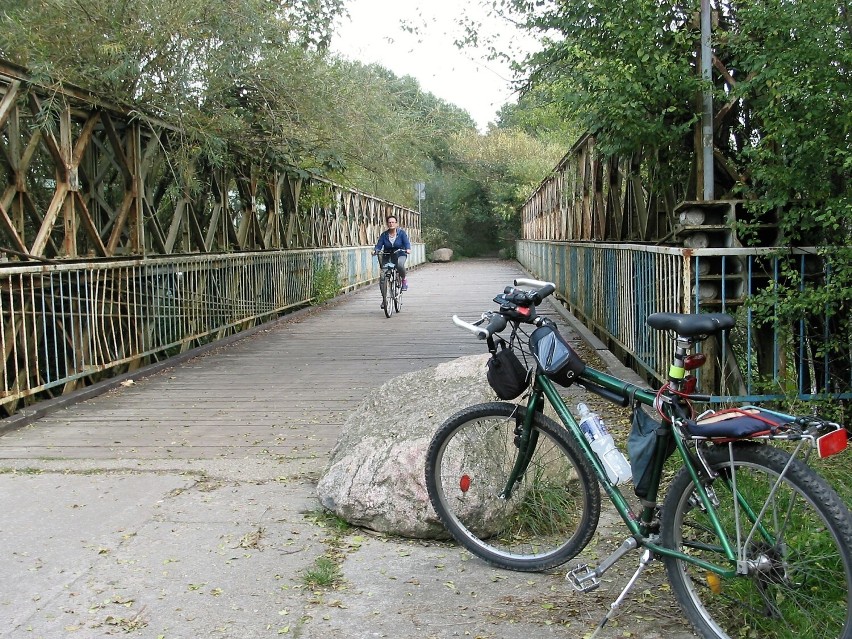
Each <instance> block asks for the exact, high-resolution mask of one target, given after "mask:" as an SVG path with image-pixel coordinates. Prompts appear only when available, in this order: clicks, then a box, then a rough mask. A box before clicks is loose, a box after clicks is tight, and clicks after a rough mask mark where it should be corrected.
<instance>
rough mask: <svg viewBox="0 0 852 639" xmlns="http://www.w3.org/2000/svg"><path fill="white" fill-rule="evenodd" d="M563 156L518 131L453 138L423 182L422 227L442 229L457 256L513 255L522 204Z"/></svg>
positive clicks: (495, 130) (470, 133)
mask: <svg viewBox="0 0 852 639" xmlns="http://www.w3.org/2000/svg"><path fill="white" fill-rule="evenodd" d="M562 153H563V149H562V147H561V146H560V145H558V144H554V143H550V144H548V143H546V142H543V141H541V140H538V139H536V138H533V137H532V136H530V135H528V134H526V133H523V132H522V131H519V130H517V129H503V128H492V129H491V130H490V131H489V132H488V133H487V134H486V135H484V136H483V135H479V134H478V133H476V132H475V131H464V132H461V133H457V134H456V135H454V136H452V137H451V138H450V140H449V144H448V145H447V148H446V154H445V155H444V157H443V161H442V163H441V167H440V171H438V170H437V168H434V169H433V171H432V176H431V179H430V180H428V181H427V200H426V205H427V206H426V208H425V209H424V211H423V225H424V226H428V227H435V228H440V229H443V230H444V231H445V232H446V233H447V236H448V248H451V249H453V251H454V252H455V253H456V254H457V255H458V256H459V257H473V256H481V255H496V254H498V253H499V252H500V251H501V250H503V251H504V252H505V251H506V250H513V249H514V244H515V241H516V240H517V239H518V237H519V236H520V225H521V222H520V214H519V211H520V206H521V204H523V202H524V201H525V199H526V198H527V197H528V196H529V194H530V193H531V192H532V189H533V188H534V187H535V186H536V185H537V184H538V183H539V182H540V181H541V179H542V177H543V176H544V175H546V174H547V173H548V172H549V171H550V169H551V168H552V167H553V165H554V164H555V163H556V161H557V160H558V159H559V157H560V156H561V155H562Z"/></svg>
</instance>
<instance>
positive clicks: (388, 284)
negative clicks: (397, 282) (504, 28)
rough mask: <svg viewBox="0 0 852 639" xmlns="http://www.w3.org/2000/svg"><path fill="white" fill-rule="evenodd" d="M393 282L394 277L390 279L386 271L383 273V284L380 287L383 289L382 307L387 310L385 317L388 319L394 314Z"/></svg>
mask: <svg viewBox="0 0 852 639" xmlns="http://www.w3.org/2000/svg"><path fill="white" fill-rule="evenodd" d="M392 282H393V280H392V279H390V280H389V279H388V278H387V277H386V276H385V275H384V273H382V279H381V286H380V287H379V288H381V289H382V301H383V302H384V305H383V306H382V309H383V310H384V312H385V317H387V318H388V319H390V316H391V315H393V293H392V286H393V284H392Z"/></svg>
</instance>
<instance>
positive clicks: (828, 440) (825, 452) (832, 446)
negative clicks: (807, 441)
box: [816, 428, 846, 458]
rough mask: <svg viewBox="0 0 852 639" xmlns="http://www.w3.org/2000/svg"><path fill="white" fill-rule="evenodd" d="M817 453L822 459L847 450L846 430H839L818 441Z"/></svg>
mask: <svg viewBox="0 0 852 639" xmlns="http://www.w3.org/2000/svg"><path fill="white" fill-rule="evenodd" d="M816 444H817V453H819V456H820V457H821V458H822V457H831V456H832V455H836V454H837V453H839V452H840V451H841V450H844V449H845V448H846V430H845V429H843V428H838V429H837V430H835V431H832V432H830V433H828V434H827V435H823V436H822V437H820V438H818V439H817V441H816Z"/></svg>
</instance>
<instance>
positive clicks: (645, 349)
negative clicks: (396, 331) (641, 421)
mask: <svg viewBox="0 0 852 639" xmlns="http://www.w3.org/2000/svg"><path fill="white" fill-rule="evenodd" d="M780 259H786V260H790V259H793V260H796V261H797V263H798V268H799V270H800V272H801V273H802V274H803V275H804V274H805V272H806V271H807V272H808V273H810V274H811V278H812V279H813V278H814V277H816V278H820V277H821V278H826V277H830V273H828V272H825V271H826V269H824V267H823V265H822V262H821V259H820V258H819V257H818V256H817V255H816V251H815V250H814V249H797V250H795V251H788V252H787V254H786V255H785V256H784V257H779V255H778V249H773V248H763V249H744V248H730V249H721V248H712V249H687V248H678V247H662V246H645V245H635V244H605V243H589V242H549V241H529V240H521V241H519V242H518V260H519V261H520V262H521V264H523V265H524V267H525V268H527V270H529V271H530V272H531V273H533V274H534V275H535V276H536V277H538V278H540V279H544V280H548V281H553V282H554V283H555V284H556V285H557V294H558V296H559V297H560V299H561V300H562V301H563V302H564V303H565V305H566V306H567V307H568V308H569V309H570V310H571V311H572V312H573V313H574V314H575V315H576V316H577V317H578V318H579V319H581V320H582V321H583V322H584V323H585V324H586V325H587V326H588V327H589V328H591V329H593V330H594V331H595V332H596V333H598V334H599V336H601V337H603V338H605V339H606V340H608V341H609V342H610V344H611V345H614V346H617V347H618V350H622V351H624V352H625V353H626V354H627V355H629V358H630V359H631V360H632V363H633V364H634V365H635V367H636V368H637V370H638V371H639V372H642V373H645V374H649V375H651V376H653V377H655V378H657V379H658V380H663V379H664V378H665V375H666V371H667V369H668V366H669V363H670V362H671V357H672V352H673V344H672V341H671V339H670V338H669V336H667V335H665V334H661V333H659V332H657V331H653V330H650V329H648V327H647V326H646V325H645V318H647V316H648V315H650V314H651V313H656V312H671V313H701V312H717V311H723V312H727V313H731V314H733V315H735V316H736V317H737V322H738V326H737V329H735V330H734V331H732V332H731V334H730V335H729V336H725V337H723V339H722V344H721V349H720V350H719V353H721V355H720V361H719V364H720V366H719V369H720V374H719V375H718V379H717V380H714V384H715V385H716V386H718V389H717V390H718V394H716V395H714V396H713V401H714V402H717V403H723V402H742V401H750V402H759V401H769V400H779V399H790V396H791V395H792V394H795V395H796V396H797V397H798V398H799V399H803V400H808V399H813V398H816V397H824V396H826V395H830V396H833V397H836V398H842V399H850V398H852V374H850V372H849V371H850V369H852V365H850V361H849V359H850V355H849V353H848V352H847V353H845V354H843V353H833V354H831V356H830V355H829V354H828V353H824V354H822V355H819V356H817V355H816V353H817V352H818V351H819V350H820V349H819V348H818V347H819V345H820V344H822V343H825V341H826V338H827V334H826V331H827V330H828V329H827V328H825V327H827V326H828V325H829V322H828V321H827V317H828V316H827V314H826V313H825V311H824V309H816V310H815V312H814V313H813V314H811V315H810V317H808V318H805V317H803V318H802V319H801V320H800V321H799V322H798V323H797V325H796V326H780V325H778V323H777V322H769V323H766V322H764V323H762V324H760V325H758V323H757V321H756V319H757V318H756V317H755V316H754V313H753V310H752V308H751V306H750V304H749V302H750V300H751V299H753V296H754V295H755V294H757V293H759V292H761V291H764V290H766V289H767V286H769V284H770V283H771V282H772V281H774V280H777V279H778V272H779V260H780ZM802 279H804V278H802ZM814 326H817V327H819V329H818V330H817V331H814V329H813V328H812V327H814ZM830 357H832V358H834V359H831V360H830ZM838 358H840V360H841V361H840V362H838ZM844 358H845V359H844ZM838 363H839V364H840V365H839V366H838ZM838 370H840V371H842V376H841V378H838V376H837V375H836V374H834V373H833V371H835V372H836V371H838ZM699 375H700V372H699ZM700 382H701V378H700V377H699V384H700ZM708 390H709V389H708ZM792 391H794V392H792Z"/></svg>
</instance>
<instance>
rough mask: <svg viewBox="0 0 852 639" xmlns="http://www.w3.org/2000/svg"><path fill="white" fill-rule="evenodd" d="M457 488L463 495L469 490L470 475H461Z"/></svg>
mask: <svg viewBox="0 0 852 639" xmlns="http://www.w3.org/2000/svg"><path fill="white" fill-rule="evenodd" d="M459 488H461V491H462V492H463V493H466V492H467V491H469V490H470V475H462V476H461V479H460V480H459Z"/></svg>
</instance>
